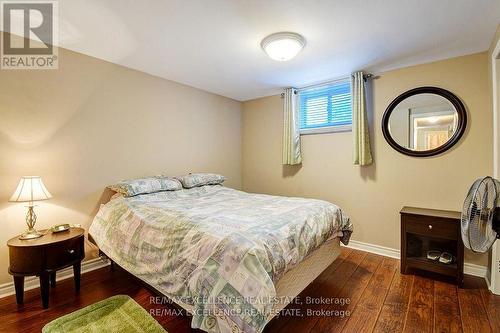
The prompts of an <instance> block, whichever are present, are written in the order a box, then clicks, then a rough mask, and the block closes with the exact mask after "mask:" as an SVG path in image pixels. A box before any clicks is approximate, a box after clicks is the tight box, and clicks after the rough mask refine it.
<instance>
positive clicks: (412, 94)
mask: <svg viewBox="0 0 500 333" xmlns="http://www.w3.org/2000/svg"><path fill="white" fill-rule="evenodd" d="M466 126H467V113H466V112H465V107H464V105H463V103H462V102H461V101H460V99H459V98H458V97H457V96H455V95H454V94H453V93H451V92H449V91H448V90H445V89H441V88H436V87H420V88H415V89H412V90H409V91H407V92H405V93H403V94H401V95H400V96H398V97H397V98H396V99H395V100H394V101H392V103H391V104H390V105H389V106H388V107H387V110H386V111H385V113H384V116H383V118H382V132H383V134H384V137H385V139H386V140H387V142H388V143H389V144H390V145H391V146H392V147H393V148H394V149H395V150H397V151H398V152H400V153H402V154H406V155H410V156H434V155H437V154H440V153H442V152H444V151H446V150H448V149H450V148H451V147H452V146H453V145H454V144H456V143H457V142H458V140H460V137H461V136H462V135H463V134H464V132H465V128H466Z"/></svg>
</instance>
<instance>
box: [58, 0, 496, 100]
mask: <svg viewBox="0 0 500 333" xmlns="http://www.w3.org/2000/svg"><path fill="white" fill-rule="evenodd" d="M59 11H60V45H61V46H63V47H65V48H68V49H71V50H74V51H78V52H81V53H84V54H88V55H91V56H94V57H97V58H101V59H104V60H108V61H110V62H113V63H117V64H121V65H124V66H126V67H130V68H134V69H137V70H140V71H143V72H146V73H150V74H153V75H157V76H160V77H163V78H166V79H169V80H173V81H177V82H181V83H184V84H187V85H190V86H193V87H197V88H200V89H203V90H207V91H210V92H213V93H216V94H220V95H223V96H227V97H230V98H233V99H236V100H241V101H244V100H249V99H253V98H257V97H261V96H266V95H271V94H274V93H277V92H279V91H280V89H281V88H282V87H286V86H296V87H300V86H303V85H307V84H310V83H314V82H319V81H324V80H328V79H333V78H338V77H343V76H346V75H347V74H349V73H350V72H352V71H355V70H360V69H364V70H367V71H370V72H375V73H378V72H381V71H384V70H388V69H393V68H398V67H403V66H407V65H412V64H418V63H424V62H428V61H433V60H438V59H444V58H449V57H453V56H459V55H464V54H470V53H474V52H480V51H484V50H486V49H488V47H489V44H490V42H491V40H492V38H493V34H494V32H495V30H496V26H497V24H498V23H500V1H499V0H370V1H368V0H307V1H306V0H286V1H285V0H189V1H186V0H165V1H160V0H157V1H154V0H147V1H144V0H143V1H137V0H136V1H134V0H64V1H59ZM278 31H293V32H298V33H300V34H302V35H303V36H304V37H305V38H306V40H307V46H306V48H305V49H304V50H303V51H302V52H301V53H300V54H299V55H298V56H297V57H296V58H295V59H293V60H291V61H289V62H276V61H273V60H271V59H269V58H268V57H267V56H266V55H265V54H264V52H263V51H262V50H261V48H260V45H259V44H260V41H261V40H262V38H264V37H265V36H267V35H268V34H271V33H274V32H278Z"/></svg>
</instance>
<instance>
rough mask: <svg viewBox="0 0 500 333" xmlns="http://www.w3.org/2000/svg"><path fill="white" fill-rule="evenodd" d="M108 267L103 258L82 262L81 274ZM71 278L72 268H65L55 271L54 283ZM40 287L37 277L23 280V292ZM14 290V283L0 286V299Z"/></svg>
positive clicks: (13, 292)
mask: <svg viewBox="0 0 500 333" xmlns="http://www.w3.org/2000/svg"><path fill="white" fill-rule="evenodd" d="M108 265H109V260H107V259H104V258H94V259H90V260H85V261H82V274H83V273H86V272H90V271H93V270H96V269H99V268H103V267H106V266H108ZM71 277H73V267H67V268H65V269H61V270H60V271H57V276H56V281H60V280H64V279H68V278H71ZM38 287H40V282H39V279H38V277H36V276H30V277H27V278H25V280H24V291H26V290H30V289H35V288H38ZM15 293H16V290H15V288H14V281H12V282H7V283H3V284H0V298H2V297H6V296H10V295H14V294H15Z"/></svg>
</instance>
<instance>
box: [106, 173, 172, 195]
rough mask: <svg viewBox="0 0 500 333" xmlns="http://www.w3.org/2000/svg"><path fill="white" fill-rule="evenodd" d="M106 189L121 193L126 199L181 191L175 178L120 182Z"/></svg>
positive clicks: (160, 177)
mask: <svg viewBox="0 0 500 333" xmlns="http://www.w3.org/2000/svg"><path fill="white" fill-rule="evenodd" d="M108 188H110V189H112V190H113V191H115V192H118V193H121V194H123V195H124V196H126V197H133V196H135V195H139V194H148V193H155V192H162V191H176V190H180V189H182V185H181V183H180V182H179V181H178V180H177V179H175V178H171V177H166V176H154V177H148V178H139V179H131V180H122V181H120V182H118V183H116V184H114V185H110V186H108Z"/></svg>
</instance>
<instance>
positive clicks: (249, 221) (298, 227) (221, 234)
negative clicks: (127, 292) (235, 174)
mask: <svg viewBox="0 0 500 333" xmlns="http://www.w3.org/2000/svg"><path fill="white" fill-rule="evenodd" d="M351 232H352V226H351V224H350V222H349V219H348V218H347V217H346V216H343V215H342V211H341V210H340V208H339V207H337V206H336V205H334V204H331V203H328V202H326V201H321V200H313V199H303V198H289V197H279V196H270V195H262V194H250V193H246V192H242V191H237V190H234V189H230V188H227V187H223V186H220V185H210V186H208V185H207V186H202V187H196V188H192V189H183V190H178V191H168V192H159V193H152V194H146V195H140V196H136V197H129V198H126V197H123V196H117V197H115V198H113V199H112V200H111V201H110V202H108V203H107V204H105V205H102V206H101V208H100V210H99V212H98V213H97V215H96V217H95V219H94V221H93V223H92V225H91V227H90V230H89V233H90V234H91V235H92V237H93V238H94V240H95V241H96V243H97V245H98V246H99V248H100V249H101V250H102V251H104V253H106V254H107V255H108V256H109V257H110V258H111V259H112V260H114V261H115V262H116V263H118V264H119V265H120V266H122V267H123V268H124V269H126V270H128V271H129V272H131V273H132V274H134V275H136V276H137V277H138V278H140V279H142V280H144V281H145V282H147V283H148V284H150V285H151V286H153V287H155V288H156V289H157V290H159V291H160V292H162V293H163V294H165V295H166V296H168V297H170V298H172V299H174V300H178V301H180V303H184V304H189V305H190V306H191V307H192V308H193V309H194V310H193V319H192V326H193V328H200V329H203V330H205V331H207V332H247V333H249V332H261V331H262V330H263V328H264V325H265V324H266V322H267V320H268V318H269V316H270V310H271V309H272V307H273V300H274V299H275V296H276V290H275V287H274V286H275V284H276V283H277V281H278V280H279V279H280V277H281V276H283V274H284V273H286V272H287V271H288V270H290V269H291V268H293V267H294V266H295V265H296V264H298V263H299V262H300V261H302V260H303V259H304V258H306V257H307V255H308V254H310V253H311V252H312V251H313V250H315V249H316V248H318V247H319V246H321V245H322V244H323V243H324V242H326V241H327V240H328V239H330V238H333V237H340V238H341V240H342V241H343V242H344V243H347V242H348V240H349V237H350V234H351Z"/></svg>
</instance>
